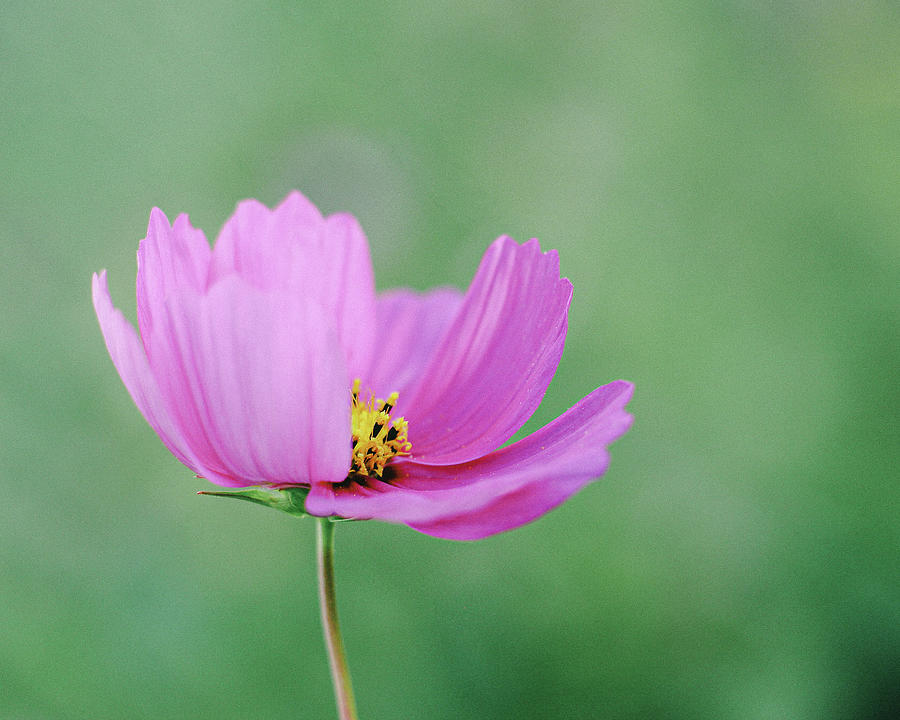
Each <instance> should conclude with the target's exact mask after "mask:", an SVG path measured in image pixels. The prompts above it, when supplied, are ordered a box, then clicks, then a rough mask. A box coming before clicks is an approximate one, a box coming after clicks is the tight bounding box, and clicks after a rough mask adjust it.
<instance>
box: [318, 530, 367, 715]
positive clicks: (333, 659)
mask: <svg viewBox="0 0 900 720" xmlns="http://www.w3.org/2000/svg"><path fill="white" fill-rule="evenodd" d="M335 524H336V523H335V522H334V521H332V520H331V519H329V518H327V517H323V518H319V519H318V522H317V523H316V557H317V560H318V562H317V565H318V574H319V606H320V610H321V613H322V629H323V630H324V632H325V646H326V647H327V648H328V663H329V665H330V666H331V681H332V683H333V684H334V697H335V700H336V702H337V708H338V717H339V718H340V720H357V718H356V702H355V701H354V699H353V687H352V684H351V682H350V670H349V668H348V667H347V656H346V655H345V654H344V641H343V640H342V639H341V627H340V623H338V612H337V598H336V596H335V592H334V526H335Z"/></svg>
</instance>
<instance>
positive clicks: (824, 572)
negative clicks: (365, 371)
mask: <svg viewBox="0 0 900 720" xmlns="http://www.w3.org/2000/svg"><path fill="white" fill-rule="evenodd" d="M898 37H900V10H898V5H897V4H896V3H894V2H888V1H884V2H875V1H870V0H864V1H861V2H855V3H843V2H829V1H827V0H826V1H824V2H804V1H800V0H794V1H788V2H784V3H770V2H752V1H750V0H732V1H723V2H699V1H694V2H677V3H666V2H630V3H597V2H583V3H582V2H567V3H547V4H538V5H526V4H521V3H511V2H490V3H487V4H485V3H483V2H468V1H465V0H457V1H456V2H452V3H445V2H430V3H391V4H374V5H363V4H357V3H348V2H332V3H328V4H322V5H319V4H312V3H292V2H282V3H267V4H260V3H241V4H234V5H226V4H221V3H213V2H195V3H191V4H187V3H185V4H183V5H182V6H180V7H179V6H177V5H175V4H170V3H152V2H151V3H147V2H143V3H128V4H126V3H105V2H85V3H78V4H76V3H58V4H50V3H34V2H28V3H25V2H6V3H4V9H3V11H2V15H0V53H2V57H0V73H2V75H0V81H2V84H0V89H2V97H3V109H2V112H0V132H2V143H0V167H2V195H0V203H2V208H0V213H2V214H0V231H2V237H0V288H2V296H3V298H4V300H3V302H4V309H3V313H2V317H0V323H2V327H0V329H2V332H0V493H2V494H0V508H2V509H0V518H2V523H0V717H2V718H22V719H32V718H63V719H65V718H97V719H102V718H207V717H208V718H257V717H258V718H295V717H309V718H331V717H334V709H333V700H332V694H331V693H332V690H331V686H330V684H329V678H328V671H327V666H326V658H325V652H324V648H323V644H322V640H321V633H320V628H319V620H318V609H317V603H316V594H315V570H314V561H313V549H314V548H313V544H314V532H313V530H314V528H313V525H312V523H310V522H307V521H301V520H296V519H293V518H290V517H288V516H281V515H279V514H277V513H274V512H269V511H266V510H263V509H261V508H257V507H254V506H251V505H243V504H240V503H232V502H227V501H218V500H215V499H209V498H200V497H197V496H196V495H194V491H195V490H198V489H201V488H203V487H207V485H205V484H204V482H203V481H198V480H195V479H193V478H192V475H191V473H190V471H188V470H187V469H186V468H184V467H182V466H181V465H180V464H179V463H178V462H177V461H176V460H174V458H172V457H171V456H170V455H169V453H168V452H167V451H166V450H165V448H164V447H163V446H162V444H161V443H160V442H159V441H158V440H157V438H156V436H155V435H154V433H153V432H152V430H151V429H150V428H149V426H148V425H147V424H146V423H145V422H144V420H143V419H142V418H141V416H140V414H139V413H138V411H137V410H136V409H135V407H134V406H133V404H132V402H131V400H130V398H129V397H128V394H127V393H126V391H125V389H124V387H123V385H122V383H121V382H120V380H119V378H118V376H117V374H116V372H115V370H114V368H113V366H112V363H111V362H110V360H109V358H108V356H107V353H106V349H105V347H104V344H103V341H102V338H101V335H100V332H99V329H98V327H97V323H96V320H95V318H94V315H93V310H92V308H91V303H90V291H89V288H90V275H91V273H92V272H93V271H96V270H99V269H101V268H103V267H106V268H108V269H109V277H110V287H111V289H112V293H113V298H114V300H115V302H116V304H117V305H119V306H120V307H122V308H123V309H124V310H125V312H126V314H127V315H128V316H129V317H131V318H132V319H133V318H134V315H135V313H134V300H133V298H134V278H135V251H136V249H137V243H138V240H139V239H140V238H141V237H143V235H144V231H145V229H146V222H147V218H148V215H149V211H150V208H151V207H152V206H154V205H158V206H159V207H161V208H163V209H164V210H165V211H166V213H168V214H169V217H174V216H175V215H176V214H177V213H179V212H189V213H190V215H191V219H192V221H193V222H194V224H195V225H197V226H198V227H202V228H204V229H205V230H206V232H207V235H208V236H209V237H210V238H212V237H214V236H215V234H216V233H217V231H218V228H219V227H220V226H221V224H222V223H223V222H224V221H225V219H226V218H227V217H228V216H229V214H230V213H231V212H232V210H233V208H234V206H235V204H236V203H237V202H238V201H239V200H240V199H242V198H245V197H257V198H259V199H260V200H262V201H264V202H266V203H269V204H274V203H277V202H278V201H279V200H280V199H281V198H282V197H283V196H284V195H285V194H286V193H287V191H288V190H290V189H291V188H298V189H300V190H302V191H303V192H304V193H306V194H307V195H308V196H309V197H310V198H311V199H312V200H313V201H314V202H316V203H317V204H318V205H319V207H320V208H322V209H323V210H324V211H326V212H334V211H338V210H346V211H350V212H352V213H354V214H355V215H357V216H358V217H359V218H360V220H361V222H362V224H363V226H364V228H365V229H366V231H367V234H368V236H369V239H370V241H371V244H372V253H373V257H374V263H375V270H376V277H377V281H378V284H379V287H380V288H388V287H392V286H397V285H406V286H412V287H415V288H427V287H429V286H433V285H437V284H455V285H457V286H459V287H465V286H466V285H467V283H468V281H469V280H470V278H471V277H472V275H473V273H474V271H475V268H476V267H477V264H478V262H479V259H480V257H481V254H482V252H483V251H484V249H485V248H486V246H487V245H488V243H490V242H491V241H492V240H493V239H494V238H495V237H496V236H497V235H499V234H501V233H509V234H511V235H513V236H514V237H515V238H517V239H518V240H520V241H522V240H525V239H527V238H529V237H532V236H537V237H539V238H540V239H541V241H542V244H543V245H544V247H547V248H557V249H558V250H559V252H560V256H561V259H562V268H563V273H564V274H565V275H567V276H568V277H569V278H571V280H572V282H573V283H574V286H575V299H574V303H573V307H572V311H571V317H570V320H571V322H570V326H569V335H568V341H567V349H566V353H565V355H564V358H563V361H562V364H561V366H560V369H559V373H558V375H557V378H556V380H555V382H554V384H553V386H552V387H551V389H550V391H549V392H548V394H547V397H546V400H545V402H544V404H543V406H542V407H541V408H540V410H539V411H538V412H537V414H536V415H535V417H534V418H533V420H532V421H531V422H530V423H529V425H528V427H527V429H529V430H530V429H534V428H536V427H538V426H539V425H541V424H543V423H545V422H547V421H549V420H550V419H552V418H553V417H555V416H556V415H558V414H559V413H561V412H562V411H563V410H565V409H566V408H567V407H568V406H569V405H571V404H572V403H573V402H575V401H576V400H577V399H578V398H579V397H581V396H582V395H584V394H585V393H587V392H588V391H590V390H592V389H593V388H594V387H596V386H597V385H599V384H602V383H604V382H608V381H610V380H612V379H615V378H619V377H623V378H627V379H630V380H632V381H634V382H635V383H636V386H637V392H636V395H635V399H634V401H633V403H632V405H631V409H632V411H633V413H634V415H635V418H636V420H635V424H634V427H633V429H632V431H631V432H630V434H628V435H627V436H626V437H625V438H623V439H622V440H621V441H619V442H618V443H617V444H616V445H614V446H613V452H612V456H613V461H612V466H611V469H610V471H609V473H608V475H607V476H606V477H605V478H604V479H603V480H602V481H601V482H599V483H597V484H594V485H591V486H589V487H588V488H587V489H585V490H584V491H583V492H581V493H580V494H579V495H577V496H576V497H575V498H573V499H572V500H571V501H570V502H568V503H567V504H565V505H564V506H563V507H561V508H559V509H558V510H556V511H554V512H553V513H551V514H550V515H548V516H546V517H544V518H542V519H541V520H539V521H538V522H536V523H533V524H531V525H529V526H527V527H525V528H522V529H519V530H517V531H514V532H511V533H507V534H503V535H500V536H496V537H493V538H490V539H487V540H484V541H481V542H477V543H453V542H448V541H440V540H435V539H432V538H429V537H426V536H423V535H420V534H418V533H415V532H413V531H412V530H409V529H407V528H404V527H402V526H391V525H386V524H381V523H377V522H369V523H352V524H347V525H342V526H341V527H339V528H338V537H337V544H338V547H337V549H338V557H337V571H338V583H339V588H338V589H339V601H340V606H341V612H342V620H343V624H344V631H345V635H346V643H347V648H348V653H349V657H350V662H351V668H352V670H353V673H354V680H355V685H356V690H357V698H358V702H359V706H360V715H361V718H363V720H374V719H375V718H425V717H427V718H438V719H439V718H448V719H450V718H453V719H463V720H465V719H469V718H471V719H473V720H474V719H476V718H477V719H479V720H480V719H482V718H685V719H692V718H701V719H705V718H710V719H712V718H716V719H718V718H726V719H728V718H735V719H742V720H743V719H748V720H750V719H756V718H760V719H762V718H811V719H812V718H816V719H823V718H824V719H826V720H827V719H829V718H888V717H896V715H894V713H895V712H897V711H898V707H900V679H898V678H900V577H898V548H900V527H898V525H900V523H898V509H900V493H898V482H897V481H898V471H897V467H898V452H897V449H898V437H897V435H898V432H897V431H898V421H897V409H898V383H897V369H898V365H900V363H898V357H900V344H898V335H897V328H898V294H897V287H898V276H900V272H898V265H900V262H898V261H900V257H898V256H900V242H898V240H900V233H898V228H900V203H898V199H900V171H898V159H900V122H898V117H900V115H898V111H900V73H898V66H900V52H898V41H897V39H898ZM527 311H528V308H523V312H527Z"/></svg>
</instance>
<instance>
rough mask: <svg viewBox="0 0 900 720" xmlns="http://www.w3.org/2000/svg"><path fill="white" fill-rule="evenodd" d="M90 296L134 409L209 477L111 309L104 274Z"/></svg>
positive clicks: (137, 344) (128, 329)
mask: <svg viewBox="0 0 900 720" xmlns="http://www.w3.org/2000/svg"><path fill="white" fill-rule="evenodd" d="M92 296H93V300H94V311H95V312H96V313H97V320H98V321H99V322H100V330H101V332H102V333H103V338H104V340H106V347H107V349H108V350H109V355H110V357H111V358H112V361H113V364H114V365H115V366H116V370H118V371H119V375H120V376H121V378H122V381H123V382H124V383H125V387H126V388H127V389H128V392H129V394H130V395H131V398H132V400H134V403H135V405H137V406H138V409H139V410H140V411H141V413H142V414H143V415H144V417H145V418H146V420H147V422H148V423H150V426H151V427H152V428H153V429H154V430H155V431H156V434H157V435H159V437H160V439H161V440H162V441H163V443H164V444H165V446H166V447H167V448H168V449H169V450H170V451H171V452H172V454H173V455H175V457H177V458H178V459H179V460H180V461H181V462H182V463H184V464H185V465H187V466H188V467H189V468H191V470H193V471H194V472H196V473H199V474H202V475H206V476H209V475H210V474H211V473H210V472H209V471H207V470H206V469H205V468H204V467H203V465H202V464H201V463H200V462H199V461H198V460H197V458H196V457H194V455H193V453H192V452H191V450H190V448H189V447H188V445H187V443H186V442H185V440H184V438H183V437H182V435H181V433H180V431H179V430H178V428H177V426H176V425H175V423H174V422H173V420H172V417H171V416H170V414H169V411H168V410H167V408H166V406H165V402H164V400H163V398H162V395H161V393H160V390H159V386H158V384H157V382H156V379H155V378H154V377H153V373H152V371H151V370H150V365H149V363H148V362H147V355H146V354H145V353H144V347H143V345H142V344H141V340H140V338H139V337H138V335H137V333H136V332H135V330H134V328H133V327H132V326H131V323H129V322H128V320H126V319H125V316H124V315H122V313H121V312H120V311H119V310H117V309H116V308H115V307H113V304H112V299H111V298H110V296H109V287H108V285H107V282H106V270H103V271H102V272H101V273H100V274H99V275H97V274H96V273H95V274H94V278H93V282H92Z"/></svg>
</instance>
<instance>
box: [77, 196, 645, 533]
mask: <svg viewBox="0 0 900 720" xmlns="http://www.w3.org/2000/svg"><path fill="white" fill-rule="evenodd" d="M571 297H572V286H571V284H570V283H569V281H568V280H566V279H564V278H560V276H559V259H558V257H557V254H556V252H555V251H549V252H546V253H545V252H541V249H540V246H539V245H538V242H537V240H531V241H529V242H527V243H525V244H523V245H519V244H517V243H516V242H514V241H513V240H511V239H510V238H508V237H501V238H499V239H497V240H496V241H495V242H494V243H493V244H491V246H490V247H489V248H488V250H487V252H486V253H485V255H484V258H483V259H482V261H481V265H480V267H479V268H478V271H477V273H476V275H475V278H474V279H473V280H472V283H471V285H470V286H469V289H468V291H467V292H466V293H465V294H463V293H461V292H459V291H457V290H454V289H447V288H442V289H437V290H432V291H431V292H426V293H417V292H413V291H410V290H392V291H388V292H385V293H382V294H379V295H376V293H375V290H374V282H373V275H372V266H371V260H370V257H369V249H368V244H367V242H366V238H365V236H364V234H363V232H362V229H361V228H360V226H359V224H358V223H357V221H356V220H355V219H354V218H353V217H352V216H350V215H346V214H336V215H331V216H329V217H323V216H322V215H321V214H320V213H319V211H318V210H317V209H316V208H315V206H313V204H312V203H310V202H309V201H308V200H307V199H306V198H305V197H303V196H302V195H300V194H299V193H296V192H295V193H291V194H290V195H288V197H287V198H286V199H285V200H284V201H283V202H282V203H281V204H280V205H279V206H278V207H277V208H275V209H274V210H270V209H269V208H267V207H265V206H264V205H262V204H260V203H259V202H257V201H255V200H247V201H244V202H242V203H240V204H239V205H238V207H237V210H236V212H235V214H234V215H233V217H232V218H231V219H230V220H228V222H227V223H226V224H225V226H224V228H223V229H222V232H221V233H220V235H219V237H218V240H217V241H216V243H215V247H214V249H211V248H210V245H209V243H208V242H207V240H206V237H205V236H204V234H203V232H202V231H200V230H197V229H195V228H193V227H192V226H191V224H190V222H189V221H188V218H187V216H186V215H180V216H178V218H177V219H176V220H175V222H174V223H173V224H170V223H169V221H168V219H167V218H166V216H165V215H164V214H163V213H162V211H160V210H159V209H154V210H153V211H152V212H151V214H150V224H149V227H148V229H147V237H146V238H145V239H144V240H143V241H142V242H141V243H140V247H139V249H138V275H137V316H138V326H139V328H140V335H139V334H138V333H137V332H136V331H135V329H134V327H133V326H132V325H131V324H130V323H129V322H128V321H127V320H126V319H125V317H124V316H123V315H122V313H121V312H120V311H119V310H117V309H116V308H115V307H114V306H113V304H112V300H111V299H110V295H109V290H108V287H107V280H106V271H105V270H104V271H102V272H101V273H100V274H99V275H97V274H95V275H94V278H93V300H94V308H95V310H96V312H97V317H98V319H99V321H100V327H101V330H102V331H103V335H104V338H105V340H106V345H107V348H108V350H109V353H110V355H111V357H112V360H113V363H114V364H115V366H116V368H117V369H118V371H119V374H120V375H121V377H122V380H123V381H124V383H125V386H126V387H127V388H128V391H129V393H130V394H131V397H132V398H133V399H134V402H135V403H136V404H137V406H138V408H139V409H140V410H141V412H142V413H143V415H144V417H145V418H146V419H147V421H148V422H149V423H150V425H151V426H152V427H153V429H154V430H155V431H156V433H157V434H158V435H159V437H160V438H161V439H162V441H163V442H164V443H165V445H166V447H168V448H169V450H171V451H172V453H174V455H175V456H176V457H177V458H178V459H179V460H180V461H181V462H182V463H184V464H185V465H187V466H188V467H189V468H191V470H193V471H194V472H195V473H196V474H197V475H198V476H201V477H204V478H207V479H208V480H210V481H212V482H213V483H216V484H218V485H222V486H227V487H232V488H245V487H248V486H257V487H262V488H270V489H299V490H302V491H303V493H302V497H304V498H305V511H306V512H308V513H309V514H312V515H316V516H321V517H327V516H338V517H343V518H356V519H369V518H377V519H381V520H386V521H389V522H397V523H404V524H406V525H409V526H410V527H412V528H414V529H416V530H418V531H420V532H423V533H427V534H429V535H434V536H438V537H443V538H451V539H456V540H468V539H477V538H482V537H486V536H488V535H491V534H493V533H497V532H501V531H504V530H509V529H512V528H515V527H518V526H519V525H522V524H524V523H527V522H529V521H531V520H534V519H535V518H537V517H539V516H540V515H543V514H544V513H546V512H547V511H549V510H550V509H552V508H554V507H555V506H557V505H559V504H560V503H561V502H563V501H564V500H566V499H567V498H568V497H570V496H571V495H572V494H573V493H575V492H576V491H577V490H579V489H580V488H581V487H583V486H584V485H586V484H587V483H589V482H591V481H592V480H595V479H597V478H599V477H600V476H601V475H603V473H604V472H605V471H606V469H607V466H608V463H609V454H608V451H607V446H608V445H609V444H610V443H611V442H612V441H613V440H615V439H616V438H618V437H619V436H621V435H622V434H623V433H624V432H625V431H626V430H627V429H628V427H629V425H630V424H631V416H630V415H629V414H628V413H627V412H626V411H625V409H624V408H625V405H626V403H627V402H628V400H629V399H630V397H631V392H632V386H631V384H630V383H628V382H625V381H622V380H618V381H615V382H612V383H610V384H608V385H604V386H602V387H599V388H598V389H596V390H594V391H593V392H592V393H590V394H589V395H587V396H586V397H584V398H582V399H581V400H580V401H579V402H578V403H576V404H575V405H574V406H573V407H572V408H570V409H569V410H568V411H567V412H565V413H564V414H563V415H561V416H560V417H558V418H557V419H556V420H554V421H553V422H551V423H550V424H548V425H546V426H545V427H543V428H542V429H540V430H538V431H537V432H535V433H533V434H532V435H530V436H528V437H526V438H524V439H522V440H520V441H518V442H516V443H514V444H511V445H508V446H506V447H502V446H503V445H504V443H506V442H507V441H508V440H509V439H510V438H511V437H512V436H513V434H514V433H515V432H516V431H517V430H518V429H519V428H520V427H521V426H522V425H523V423H525V421H526V420H527V419H528V418H529V417H530V416H531V414H532V413H533V412H534V410H535V409H536V408H537V407H538V405H539V403H540V402H541V399H542V398H543V396H544V393H545V391H546V389H547V386H548V384H549V383H550V380H551V378H552V377H553V374H554V372H555V371H556V367H557V364H558V363H559V359H560V356H561V354H562V350H563V344H564V341H565V336H566V328H567V313H568V307H569V302H570V300H571ZM498 448H501V449H498Z"/></svg>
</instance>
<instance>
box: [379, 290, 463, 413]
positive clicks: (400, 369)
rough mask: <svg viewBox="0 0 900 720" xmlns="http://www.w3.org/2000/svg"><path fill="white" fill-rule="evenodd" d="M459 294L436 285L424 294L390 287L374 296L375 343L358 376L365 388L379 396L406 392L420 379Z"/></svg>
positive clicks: (459, 298)
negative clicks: (370, 357) (366, 367)
mask: <svg viewBox="0 0 900 720" xmlns="http://www.w3.org/2000/svg"><path fill="white" fill-rule="evenodd" d="M462 298H463V296H462V293H461V292H460V291H459V290H456V289H455V288H438V289H436V290H432V291H430V292H428V293H425V294H420V293H416V292H413V291H412V290H391V291H389V292H386V293H382V294H381V295H379V296H378V304H377V311H376V315H375V327H376V332H375V337H376V338H377V346H376V348H375V352H374V353H373V354H372V363H371V365H370V366H369V369H368V371H366V373H365V374H364V375H363V376H361V377H362V380H363V385H364V387H365V389H368V390H371V391H372V392H374V393H375V394H376V395H378V396H380V397H387V396H388V395H389V394H390V393H392V392H395V391H396V392H398V393H400V402H399V404H398V407H399V409H398V410H397V414H398V415H399V414H402V412H403V401H404V399H405V395H406V393H407V391H408V390H409V389H410V388H411V387H413V386H414V385H416V384H417V383H418V382H419V381H420V380H421V379H422V373H423V371H424V370H425V366H426V365H427V363H428V361H429V360H430V359H431V356H432V355H433V354H434V351H435V350H436V349H437V346H438V343H440V341H441V339H442V338H443V336H444V333H445V332H446V331H447V328H448V327H449V326H450V323H451V322H452V321H453V318H454V317H455V316H456V311H457V310H458V309H459V306H460V304H461V303H462Z"/></svg>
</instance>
